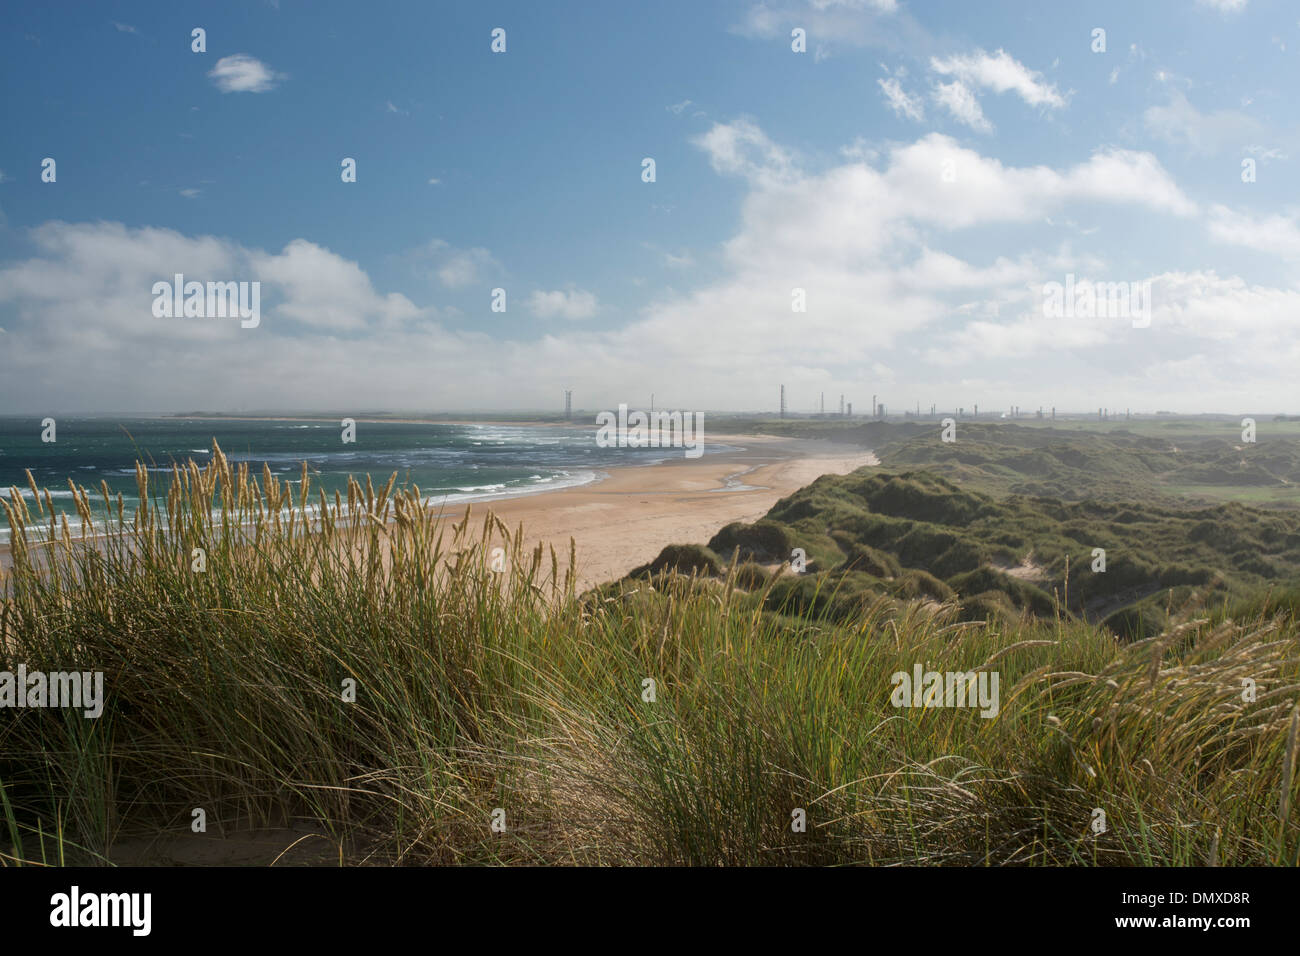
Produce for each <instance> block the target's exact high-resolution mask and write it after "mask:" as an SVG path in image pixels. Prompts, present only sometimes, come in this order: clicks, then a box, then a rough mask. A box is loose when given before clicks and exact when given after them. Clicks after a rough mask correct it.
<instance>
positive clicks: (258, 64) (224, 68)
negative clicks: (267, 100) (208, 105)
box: [208, 53, 284, 93]
mask: <svg viewBox="0 0 1300 956" xmlns="http://www.w3.org/2000/svg"><path fill="white" fill-rule="evenodd" d="M208 77H209V78H210V79H211V80H212V82H213V83H214V84H216V87H217V89H219V90H220V91H221V92H222V93H265V92H266V91H267V90H272V89H275V86H276V84H277V83H279V82H280V81H281V80H282V79H284V74H282V73H276V72H275V71H274V70H272V69H271V68H270V67H268V66H267V65H266V64H265V63H263V62H262V61H261V60H259V59H257V58H256V57H252V56H249V55H248V54H247V53H236V54H234V55H232V56H223V57H222V58H221V59H220V60H218V61H217V65H216V66H214V67H213V68H212V69H211V70H210V71H209V72H208Z"/></svg>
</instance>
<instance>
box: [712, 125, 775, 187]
mask: <svg viewBox="0 0 1300 956" xmlns="http://www.w3.org/2000/svg"><path fill="white" fill-rule="evenodd" d="M693 142H694V143H695V145H697V146H699V147H701V148H702V149H703V150H704V151H705V152H706V153H708V155H709V162H710V163H711V164H712V166H713V168H714V170H716V171H717V172H720V173H728V174H732V173H741V174H743V175H745V176H750V177H753V176H764V177H777V178H779V177H782V176H786V175H788V174H789V172H790V170H791V168H792V164H793V158H792V157H791V155H790V153H788V152H787V151H786V150H784V149H782V148H781V147H780V146H778V145H776V143H774V142H772V141H771V140H770V139H768V138H767V134H766V133H764V132H763V131H762V130H761V129H759V128H758V126H757V125H755V124H754V123H753V122H752V121H750V120H747V119H740V120H736V121H735V122H732V123H714V124H713V127H712V128H711V129H710V130H709V131H708V132H707V133H705V134H703V135H702V136H697V137H696V138H695V139H694V140H693Z"/></svg>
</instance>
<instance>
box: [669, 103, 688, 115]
mask: <svg viewBox="0 0 1300 956" xmlns="http://www.w3.org/2000/svg"><path fill="white" fill-rule="evenodd" d="M690 105H691V101H690V100H682V101H681V102H680V103H673V104H672V105H670V106H665V107H664V109H666V110H667V111H668V112H670V113H672V114H673V115H675V116H680V115H681V114H682V110H684V109H686V107H688V106H690Z"/></svg>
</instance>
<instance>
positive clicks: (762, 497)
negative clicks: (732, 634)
mask: <svg viewBox="0 0 1300 956" xmlns="http://www.w3.org/2000/svg"><path fill="white" fill-rule="evenodd" d="M267 420H277V421H296V420H299V419H293V418H284V417H279V418H276V419H267ZM358 421H361V420H360V419H359V420H358ZM439 424H450V423H448V422H442V423H439ZM471 424H478V423H471ZM493 424H502V423H493ZM707 442H708V443H709V444H711V445H724V446H729V447H727V448H726V449H725V450H721V451H715V452H711V453H709V454H706V455H703V456H701V457H699V458H686V457H685V456H684V455H681V454H680V452H676V451H674V450H673V449H664V451H665V454H666V455H668V454H676V455H677V456H678V457H675V458H670V459H668V460H665V461H659V462H656V463H653V464H645V465H618V466H612V467H608V468H601V469H598V471H597V475H598V477H597V478H596V479H595V480H594V481H589V482H585V483H581V484H575V485H562V486H560V487H556V488H544V487H534V488H530V489H528V490H526V491H522V492H517V493H508V494H503V495H485V496H483V497H478V498H471V499H459V500H454V501H446V500H442V501H440V500H439V499H438V498H436V497H432V496H430V497H429V498H428V502H429V506H430V507H431V508H433V509H436V510H437V512H438V514H439V516H440V517H441V518H443V519H444V520H448V521H453V520H454V521H459V520H461V519H462V518H463V517H464V515H465V513H466V511H467V510H469V511H470V512H471V513H472V514H473V515H474V516H475V518H476V520H478V519H480V518H481V517H482V516H484V515H485V514H486V513H487V512H491V513H492V514H494V515H496V516H497V517H498V518H500V519H501V521H502V522H504V524H505V525H506V526H507V527H509V528H510V529H511V532H512V533H513V532H514V531H515V530H516V529H518V528H519V527H520V526H522V528H523V544H524V546H525V547H526V548H527V549H530V550H531V549H532V548H535V547H536V546H537V545H538V544H541V545H542V546H543V550H546V549H547V548H552V547H553V548H554V549H555V551H556V553H557V555H559V556H560V557H561V559H562V560H565V561H567V555H568V553H569V540H570V538H572V539H573V541H574V544H575V547H576V553H577V560H578V567H577V574H576V580H577V584H578V587H579V589H587V588H590V587H593V586H595V585H598V584H602V583H605V582H608V581H612V580H616V579H618V578H620V577H623V576H624V575H626V574H627V573H628V572H629V571H630V570H632V569H633V568H635V567H637V566H638V565H641V564H645V563H647V562H649V561H652V560H653V559H654V558H655V557H656V556H657V555H658V554H659V552H660V551H661V550H662V549H663V548H664V547H666V546H667V545H669V544H704V543H706V542H707V541H708V540H709V539H710V538H712V537H713V535H714V534H716V533H717V531H718V530H719V529H721V528H722V527H724V526H725V525H727V524H730V523H731V522H733V521H746V522H752V521H755V520H757V519H758V518H760V517H762V516H763V515H764V514H766V513H767V511H768V510H769V509H770V508H771V507H772V506H773V505H774V504H775V503H776V502H777V501H779V500H780V499H781V498H783V497H785V496H786V495H789V494H791V493H792V492H794V491H797V490H798V489H799V488H802V487H804V486H805V485H808V484H810V483H811V482H813V481H814V480H816V479H817V478H818V477H820V476H821V475H824V474H846V473H848V472H850V471H853V470H855V469H856V468H859V467H862V466H864V465H876V464H879V462H878V460H877V459H876V457H875V455H874V454H872V452H871V451H869V450H867V449H865V448H863V447H861V446H859V445H853V444H845V443H840V442H831V441H826V440H816V439H803V438H787V437H778V436H772V435H761V434H753V435H735V434H717V435H708V436H707ZM377 477H379V478H380V480H383V478H384V477H385V476H377ZM10 558H11V555H10V547H9V544H8V542H0V568H7V567H8V566H9V564H10Z"/></svg>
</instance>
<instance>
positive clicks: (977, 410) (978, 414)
mask: <svg viewBox="0 0 1300 956" xmlns="http://www.w3.org/2000/svg"><path fill="white" fill-rule="evenodd" d="M975 417H976V418H979V417H980V407H979V406H978V405H976V406H975Z"/></svg>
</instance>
